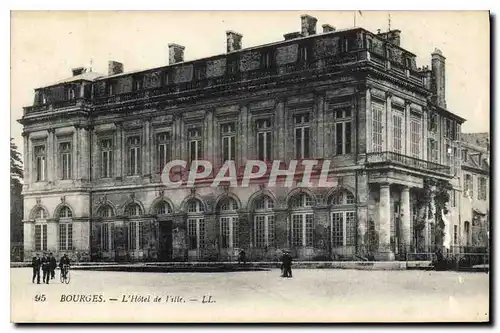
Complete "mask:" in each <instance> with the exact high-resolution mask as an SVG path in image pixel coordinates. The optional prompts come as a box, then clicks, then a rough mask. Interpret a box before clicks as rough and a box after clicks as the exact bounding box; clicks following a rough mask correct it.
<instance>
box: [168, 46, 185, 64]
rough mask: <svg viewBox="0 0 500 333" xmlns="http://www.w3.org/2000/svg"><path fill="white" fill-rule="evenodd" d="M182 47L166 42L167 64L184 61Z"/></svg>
mask: <svg viewBox="0 0 500 333" xmlns="http://www.w3.org/2000/svg"><path fill="white" fill-rule="evenodd" d="M184 49H185V47H184V46H182V45H179V44H174V43H171V44H168V64H169V65H173V64H177V63H179V62H184Z"/></svg>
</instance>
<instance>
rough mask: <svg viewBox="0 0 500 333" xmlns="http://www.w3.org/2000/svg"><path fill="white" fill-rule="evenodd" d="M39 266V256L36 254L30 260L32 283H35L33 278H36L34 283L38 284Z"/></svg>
mask: <svg viewBox="0 0 500 333" xmlns="http://www.w3.org/2000/svg"><path fill="white" fill-rule="evenodd" d="M40 265H41V262H40V256H39V255H38V253H37V254H35V256H34V257H33V259H32V260H31V267H33V278H32V281H33V282H32V283H35V277H36V283H38V284H40Z"/></svg>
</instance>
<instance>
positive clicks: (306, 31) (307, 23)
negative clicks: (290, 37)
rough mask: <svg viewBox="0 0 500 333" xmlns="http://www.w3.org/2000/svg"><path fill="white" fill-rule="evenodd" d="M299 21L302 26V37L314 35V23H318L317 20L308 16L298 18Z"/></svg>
mask: <svg viewBox="0 0 500 333" xmlns="http://www.w3.org/2000/svg"><path fill="white" fill-rule="evenodd" d="M300 21H301V26H302V29H301V32H302V36H304V37H305V36H310V35H315V34H316V22H318V19H317V18H315V17H312V16H310V15H302V16H301V17H300Z"/></svg>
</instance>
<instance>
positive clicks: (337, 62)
mask: <svg viewBox="0 0 500 333" xmlns="http://www.w3.org/2000/svg"><path fill="white" fill-rule="evenodd" d="M367 53H368V51H366V50H363V49H361V50H358V51H352V52H348V53H343V54H340V55H336V56H331V57H325V58H322V59H318V60H317V61H315V62H308V63H305V62H300V61H297V62H295V63H290V64H286V65H283V66H278V67H270V68H262V69H258V70H253V71H249V72H236V73H233V74H226V75H222V76H220V77H214V78H203V79H193V80H191V81H189V82H183V83H177V84H170V85H167V86H162V87H157V88H152V89H148V90H146V89H144V90H139V91H132V92H126V93H121V94H117V95H112V96H101V97H96V98H94V100H93V103H94V105H105V104H114V103H120V102H127V101H133V100H138V99H143V98H149V97H153V96H160V95H169V94H176V93H181V92H185V91H191V90H197V89H203V88H207V87H215V86H225V85H227V86H229V85H230V84H234V83H237V82H243V81H248V80H258V79H266V78H271V77H276V76H278V77H279V76H283V75H287V74H293V73H296V74H299V73H300V72H303V71H306V70H311V71H315V72H316V73H317V72H328V71H329V70H331V69H332V68H335V67H338V66H345V65H347V64H351V63H355V62H358V61H365V60H367ZM370 62H371V63H372V64H373V65H375V66H377V67H379V68H386V59H385V58H384V57H382V56H380V55H377V54H376V53H373V52H370ZM393 72H394V73H395V74H397V75H399V76H405V77H407V75H406V73H401V72H400V71H396V70H394V71H393ZM311 74H312V72H311ZM407 79H408V80H410V81H412V82H413V83H416V84H421V83H422V80H421V78H420V77H418V75H417V74H415V73H413V72H411V73H410V75H409V76H408V77H407ZM223 89H225V88H223ZM75 103H76V101H75V100H70V101H61V102H56V103H52V104H45V105H39V106H29V107H25V108H24V110H25V114H28V113H31V112H43V111H47V110H49V109H58V108H63V107H67V106H70V105H75Z"/></svg>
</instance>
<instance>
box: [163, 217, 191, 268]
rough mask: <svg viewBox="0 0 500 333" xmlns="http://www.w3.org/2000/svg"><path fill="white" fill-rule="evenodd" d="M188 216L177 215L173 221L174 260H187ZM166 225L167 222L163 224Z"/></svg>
mask: <svg viewBox="0 0 500 333" xmlns="http://www.w3.org/2000/svg"><path fill="white" fill-rule="evenodd" d="M186 222H187V221H186V214H184V213H182V214H175V215H174V216H173V220H172V260H175V261H177V260H187V259H188V255H187V254H188V246H187V223H186ZM161 223H165V222H161ZM158 235H159V233H158Z"/></svg>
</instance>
